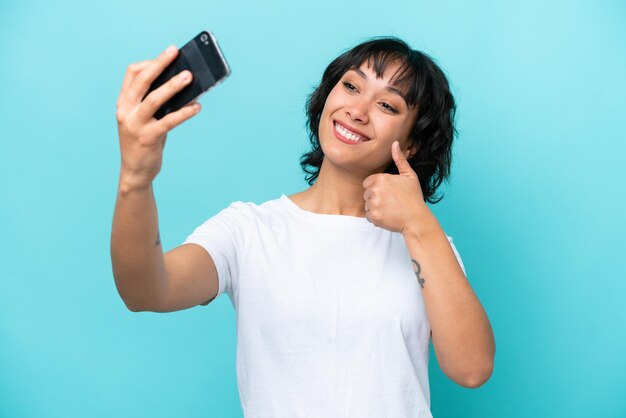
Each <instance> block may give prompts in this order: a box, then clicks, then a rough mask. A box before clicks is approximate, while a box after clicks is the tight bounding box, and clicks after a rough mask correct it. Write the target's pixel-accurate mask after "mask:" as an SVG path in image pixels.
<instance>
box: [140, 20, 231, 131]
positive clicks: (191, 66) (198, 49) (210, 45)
mask: <svg viewBox="0 0 626 418" xmlns="http://www.w3.org/2000/svg"><path fill="white" fill-rule="evenodd" d="M183 70H189V71H191V73H192V74H193V79H192V81H191V83H189V85H188V86H186V87H185V88H183V89H182V90H180V91H179V92H178V93H176V94H175V95H174V96H172V97H171V98H170V100H168V101H167V102H166V103H164V104H163V106H161V108H159V110H157V111H156V112H155V114H154V117H155V118H156V119H161V118H162V117H163V116H165V115H167V114H168V113H171V112H175V111H177V110H179V109H181V108H182V107H184V106H185V105H187V104H188V103H190V102H192V101H193V100H195V99H197V98H198V97H200V96H201V95H202V94H204V93H206V92H207V91H209V90H210V89H211V88H212V87H215V86H216V85H218V84H219V83H220V82H222V81H223V80H224V79H225V78H226V77H228V76H229V75H230V68H229V66H228V63H227V62H226V60H225V59H224V55H223V54H222V51H221V50H220V48H219V46H218V44H217V41H216V40H215V38H214V37H213V36H212V34H211V33H209V32H207V31H202V32H200V33H199V34H198V36H196V37H195V38H193V39H192V40H191V41H189V42H187V44H185V45H184V46H183V47H182V48H180V50H179V51H178V56H177V57H176V59H175V60H174V61H173V62H172V63H170V65H168V66H167V67H166V68H165V69H164V70H163V72H162V73H161V74H160V75H159V76H158V77H157V78H156V79H155V80H154V81H153V82H152V84H151V85H150V88H149V89H148V92H147V93H146V95H145V96H144V98H145V97H146V96H147V95H148V94H150V92H151V91H153V90H155V89H157V88H159V87H160V86H162V85H163V84H164V83H166V82H167V81H168V80H169V79H170V78H172V77H174V76H175V75H177V74H178V73H180V72H181V71H183ZM142 100H143V99H142Z"/></svg>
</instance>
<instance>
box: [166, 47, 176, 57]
mask: <svg viewBox="0 0 626 418" xmlns="http://www.w3.org/2000/svg"><path fill="white" fill-rule="evenodd" d="M165 52H167V55H174V53H175V52H176V47H175V46H174V45H170V46H168V47H167V49H166V50H165Z"/></svg>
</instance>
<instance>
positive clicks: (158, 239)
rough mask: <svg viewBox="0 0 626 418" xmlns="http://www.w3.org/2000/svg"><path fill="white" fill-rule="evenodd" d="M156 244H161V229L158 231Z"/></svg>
mask: <svg viewBox="0 0 626 418" xmlns="http://www.w3.org/2000/svg"><path fill="white" fill-rule="evenodd" d="M154 245H156V246H157V247H158V246H159V245H161V233H160V232H159V231H157V237H156V242H155V243H154Z"/></svg>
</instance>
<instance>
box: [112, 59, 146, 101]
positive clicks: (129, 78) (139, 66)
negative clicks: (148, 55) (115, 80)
mask: <svg viewBox="0 0 626 418" xmlns="http://www.w3.org/2000/svg"><path fill="white" fill-rule="evenodd" d="M148 64H150V61H148V60H146V61H140V62H134V63H132V64H130V65H129V66H128V68H127V69H126V74H125V75H124V81H123V82H122V89H121V90H120V95H119V98H118V99H117V106H118V107H119V106H120V104H121V102H122V101H123V100H124V99H125V97H126V94H127V93H128V88H129V87H130V85H131V84H132V82H133V81H134V80H135V77H137V74H139V72H140V71H142V70H143V69H144V68H146V67H147V66H148Z"/></svg>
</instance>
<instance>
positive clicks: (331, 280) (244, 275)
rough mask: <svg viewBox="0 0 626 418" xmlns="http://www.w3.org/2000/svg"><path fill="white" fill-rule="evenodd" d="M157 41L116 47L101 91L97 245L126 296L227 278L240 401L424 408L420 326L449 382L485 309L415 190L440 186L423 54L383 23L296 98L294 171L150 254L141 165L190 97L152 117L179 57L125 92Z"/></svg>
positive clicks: (447, 104) (309, 407) (436, 99)
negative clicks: (302, 105)
mask: <svg viewBox="0 0 626 418" xmlns="http://www.w3.org/2000/svg"><path fill="white" fill-rule="evenodd" d="M175 56H176V49H175V48H174V49H173V51H172V53H171V54H170V53H168V52H165V53H163V54H162V55H161V56H160V57H159V58H157V59H156V60H154V61H144V62H140V63H137V64H132V65H131V66H130V67H129V69H128V72H127V75H126V77H125V79H124V82H123V86H122V91H121V93H120V98H119V101H118V110H117V120H118V127H119V137H120V145H121V153H122V164H121V172H120V182H119V193H118V198H117V203H116V208H115V214H114V222H113V230H112V238H111V256H112V261H113V272H114V276H115V281H116V285H117V288H118V291H119V293H120V295H121V297H122V298H123V300H124V302H125V303H126V305H127V307H128V308H129V309H130V310H132V311H156V312H170V311H175V310H181V309H186V308H190V307H192V306H196V305H199V304H202V305H206V304H208V303H209V302H210V301H211V300H213V299H214V298H215V297H217V296H219V295H221V294H222V293H227V294H228V296H229V298H230V300H231V302H232V304H233V307H234V308H235V311H236V313H237V377H238V384H239V393H240V400H241V404H242V409H243V411H244V415H245V416H246V417H325V418H327V417H431V416H432V415H431V413H430V391H429V383H428V358H429V342H430V338H431V337H432V340H433V346H434V349H435V353H436V356H437V360H438V362H439V365H440V366H441V369H442V370H443V372H444V373H445V374H446V375H447V376H449V377H450V378H451V379H452V380H453V381H455V382H457V383H458V384H459V385H462V386H465V387H478V386H480V385H482V384H483V383H484V382H485V381H487V380H488V379H489V377H490V375H491V373H492V371H493V364H494V356H495V341H494V337H493V332H492V329H491V326H490V323H489V320H488V318H487V316H486V314H485V311H484V310H483V308H482V306H481V304H480V302H479V300H478V298H477V297H476V295H475V294H474V292H473V291H472V288H471V286H470V284H469V282H468V280H467V278H466V276H465V268H464V266H463V263H462V261H461V258H460V256H459V254H458V252H457V250H456V248H455V246H454V244H453V243H452V238H451V237H449V236H447V235H446V234H445V233H444V231H443V229H442V227H441V225H440V224H439V223H438V222H437V219H436V218H435V216H434V215H433V214H432V212H431V211H430V210H429V208H428V206H427V205H426V202H430V203H437V202H438V201H439V200H441V198H439V199H438V200H436V199H435V198H434V197H433V196H434V194H435V191H436V189H437V188H438V186H439V185H440V184H441V183H442V181H443V180H446V179H447V178H448V177H449V173H450V165H451V155H452V154H451V148H452V142H453V136H454V133H455V129H454V126H453V119H454V112H455V103H454V99H453V97H452V95H451V93H450V90H449V86H448V82H447V80H446V77H445V75H444V74H443V72H442V71H441V69H440V68H439V67H438V66H437V65H436V64H435V63H434V62H433V60H432V59H430V58H429V57H428V56H427V55H425V54H424V53H421V52H419V51H416V50H413V49H411V48H410V47H409V46H408V45H407V44H406V43H404V42H403V41H401V40H399V39H397V38H374V39H372V40H369V41H367V42H364V43H362V44H360V45H357V46H356V47H354V48H352V49H351V50H349V51H347V52H345V53H343V54H341V55H340V56H339V57H337V58H336V59H335V60H334V61H333V62H332V63H331V64H330V65H329V66H328V68H327V69H326V71H325V72H324V74H323V77H322V81H321V83H320V85H319V87H318V88H317V89H316V90H315V91H314V92H313V93H312V94H311V96H310V98H309V100H308V101H307V107H306V109H307V117H308V127H309V130H310V141H311V145H312V149H311V151H310V152H308V153H306V154H305V155H303V156H302V159H301V164H302V167H303V169H304V171H305V172H306V173H307V180H308V182H309V185H310V187H309V188H308V189H306V190H304V191H302V192H300V193H296V194H293V195H290V196H286V195H284V194H282V195H281V196H280V197H279V198H276V199H272V200H268V201H266V202H264V203H261V204H258V205H257V204H255V203H252V202H242V201H238V202H234V203H232V204H231V205H230V206H228V207H227V208H225V209H223V210H222V211H220V212H219V213H217V214H216V215H214V216H212V217H210V218H209V219H208V220H206V221H205V222H204V223H203V224H202V225H200V226H198V227H197V228H196V229H195V230H194V231H193V233H192V234H191V235H189V236H188V237H187V239H186V240H185V242H184V243H183V244H182V245H180V246H179V247H177V248H175V249H173V250H170V251H168V252H166V253H165V254H163V251H162V248H161V246H160V239H159V233H158V221H157V212H156V204H155V201H154V195H153V193H152V181H153V179H154V178H155V176H156V175H157V174H158V172H159V171H160V166H161V157H162V150H163V147H164V145H165V138H166V134H167V132H168V131H169V130H171V129H172V128H173V127H175V126H177V125H178V124H180V123H182V122H184V121H185V120H187V119H189V118H190V117H192V116H193V115H195V114H197V112H198V109H199V107H197V106H199V105H198V104H197V103H196V104H191V105H189V106H187V107H185V108H183V109H181V110H179V111H177V112H174V113H172V114H169V115H167V116H166V117H164V118H163V119H161V120H158V121H157V120H156V119H154V118H153V117H152V115H153V114H154V112H155V111H156V110H157V109H158V108H159V107H160V106H161V104H163V103H164V102H165V101H167V100H168V99H169V98H170V97H171V96H172V95H174V94H175V93H176V92H177V91H178V90H180V89H181V88H182V87H183V86H185V85H186V83H188V82H189V78H186V79H185V78H184V76H185V74H181V75H180V76H177V77H175V78H174V79H172V80H171V81H170V82H168V83H166V84H165V85H163V86H162V87H160V88H159V89H157V90H155V91H154V92H152V93H151V94H150V95H148V96H147V97H146V98H145V100H143V101H141V98H142V97H143V95H144V94H145V92H146V91H147V89H148V87H149V85H150V84H151V82H152V81H153V80H154V79H155V78H156V77H157V76H158V75H159V74H160V73H161V71H162V70H163V69H164V68H165V67H166V66H167V65H168V64H169V63H170V62H171V61H172V60H173V59H174V57H175ZM196 107H197V108H196Z"/></svg>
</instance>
